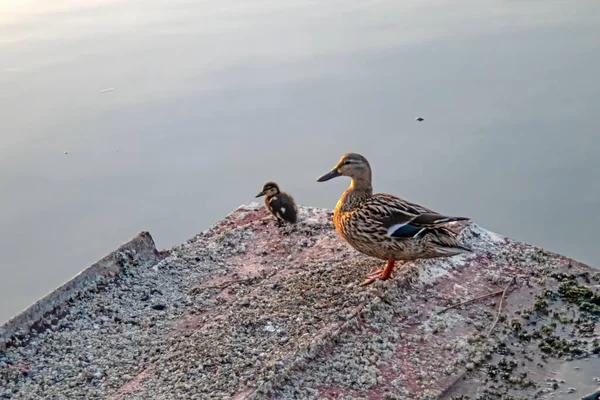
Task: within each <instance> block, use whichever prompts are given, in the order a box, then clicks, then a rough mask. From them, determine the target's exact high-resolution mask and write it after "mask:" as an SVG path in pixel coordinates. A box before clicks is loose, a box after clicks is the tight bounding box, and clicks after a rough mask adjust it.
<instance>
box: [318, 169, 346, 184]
mask: <svg viewBox="0 0 600 400" xmlns="http://www.w3.org/2000/svg"><path fill="white" fill-rule="evenodd" d="M340 175H341V174H340V173H339V171H338V170H337V168H334V169H332V170H331V171H329V172H328V173H326V174H325V175H321V176H320V177H318V178H317V182H325V181H328V180H330V179H333V178H337V177H338V176H340Z"/></svg>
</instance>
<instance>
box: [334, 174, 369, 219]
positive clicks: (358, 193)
mask: <svg viewBox="0 0 600 400" xmlns="http://www.w3.org/2000/svg"><path fill="white" fill-rule="evenodd" d="M371 196H373V186H372V185H371V180H370V179H365V178H354V179H352V182H351V183H350V187H349V188H348V189H346V191H345V192H344V194H343V195H342V197H340V200H339V201H338V204H337V206H336V209H339V210H340V211H344V212H347V211H352V210H354V209H355V208H357V207H359V206H360V205H361V204H362V202H363V201H365V200H367V199H368V198H370V197H371Z"/></svg>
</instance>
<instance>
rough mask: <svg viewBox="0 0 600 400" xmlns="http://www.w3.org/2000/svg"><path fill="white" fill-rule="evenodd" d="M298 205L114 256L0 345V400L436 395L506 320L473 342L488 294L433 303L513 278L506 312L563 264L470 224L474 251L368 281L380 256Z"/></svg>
mask: <svg viewBox="0 0 600 400" xmlns="http://www.w3.org/2000/svg"><path fill="white" fill-rule="evenodd" d="M299 211H300V218H299V223H298V224H296V225H293V226H290V225H286V226H284V227H282V228H277V227H276V224H275V220H274V219H273V218H272V216H270V215H268V213H267V212H266V211H265V210H264V207H262V206H260V205H257V204H253V205H250V206H244V207H241V208H239V209H238V210H236V211H235V212H234V213H232V214H230V215H229V216H228V217H227V218H225V219H224V220H223V221H221V222H220V223H218V224H216V225H215V226H213V227H212V228H211V229H209V230H207V231H206V232H203V233H202V234H199V235H197V236H196V237H194V238H192V239H190V240H189V241H187V242H186V243H184V244H182V245H179V246H175V247H174V248H172V249H170V250H169V251H168V255H167V256H166V258H164V259H163V260H161V261H160V262H156V263H153V264H143V265H139V263H138V262H137V261H136V260H135V258H134V257H131V256H129V257H127V256H128V255H124V256H126V258H127V260H128V263H127V265H126V267H125V268H124V270H123V272H122V273H121V274H119V275H118V276H117V277H116V278H114V279H112V280H109V281H106V282H105V283H103V284H100V285H97V286H96V287H94V288H92V289H91V290H89V291H88V292H86V293H85V294H82V295H80V296H79V297H78V298H76V299H73V300H72V301H70V304H69V306H68V307H66V308H65V309H64V310H61V311H60V313H59V315H56V314H53V315H49V316H48V317H47V319H46V320H45V321H44V323H42V324H40V326H41V328H40V329H38V330H37V331H34V332H32V333H31V334H29V335H23V336H20V337H16V338H14V339H13V341H12V343H11V344H10V346H9V347H8V348H7V349H6V350H5V351H3V352H0V399H1V398H12V399H115V400H116V399H157V400H159V399H231V398H233V399H263V398H273V399H296V398H298V399H304V398H315V399H316V398H322V399H324V398H340V399H341V398H344V399H351V398H356V399H358V398H369V399H371V398H372V399H410V400H414V399H434V398H438V396H439V395H441V394H442V392H443V391H444V390H445V389H447V388H448V387H449V386H451V385H452V384H453V383H454V382H455V381H456V380H457V379H459V378H460V377H461V376H462V375H463V374H464V373H469V371H471V373H473V371H474V370H475V371H479V369H483V368H487V364H485V363H486V360H487V359H489V358H490V357H491V356H493V355H494V354H496V353H497V348H498V343H500V341H504V340H505V338H506V335H507V333H506V329H507V327H509V325H510V321H509V320H508V319H507V320H504V319H503V320H502V321H500V323H499V328H498V329H497V332H496V333H494V334H493V335H492V337H491V338H490V339H489V340H482V339H481V338H480V336H482V334H484V333H485V332H486V331H487V330H488V329H489V327H490V325H491V323H492V321H493V319H494V316H495V312H496V311H495V310H496V308H497V303H495V302H496V301H498V298H495V299H494V298H490V299H488V300H486V301H483V302H480V304H474V305H472V306H469V307H463V308H462V309H455V310H452V311H448V312H446V313H443V314H440V315H438V314H437V312H438V311H440V310H441V309H442V308H444V307H445V306H447V305H449V304H451V303H452V302H458V301H460V300H465V299H467V298H469V297H472V296H474V295H477V294H482V293H486V292H489V291H490V290H491V289H493V290H497V289H498V288H502V287H504V285H506V283H507V282H508V281H509V280H510V279H511V278H512V276H515V275H519V277H520V278H519V281H518V282H517V283H515V288H514V292H513V293H511V297H510V298H511V299H514V300H510V301H508V299H507V312H509V313H513V314H514V312H515V311H517V310H518V308H519V307H521V308H523V307H525V306H528V305H530V304H532V303H533V302H534V301H535V298H534V295H535V293H538V292H539V290H538V289H535V290H534V289H530V287H531V288H533V287H534V286H535V285H539V284H540V282H538V281H537V280H535V279H538V278H535V277H534V275H535V273H539V271H542V270H543V269H544V268H547V267H548V266H553V267H554V268H557V269H558V268H563V264H564V263H565V259H564V258H562V257H560V256H557V255H553V254H551V253H548V252H545V251H543V250H539V249H535V248H533V247H531V246H528V245H524V244H518V243H516V242H511V241H508V239H505V238H502V237H501V236H498V235H494V234H492V233H490V232H488V231H485V230H483V229H480V228H478V227H477V226H475V225H471V226H469V227H468V228H467V229H465V230H464V231H463V233H462V237H463V240H464V241H465V242H466V243H468V244H469V245H470V246H472V247H473V248H474V249H475V250H476V251H475V253H474V254H473V255H469V256H457V257H453V258H451V259H442V260H439V259H438V260H426V261H423V262H418V263H411V264H406V266H405V268H403V269H401V270H400V271H398V272H397V273H395V276H394V279H393V280H390V281H387V282H377V283H375V284H373V285H372V286H370V287H367V288H362V287H358V286H357V284H358V283H360V282H361V280H362V279H363V278H364V276H365V274H366V273H367V272H368V271H369V270H370V269H371V268H374V267H381V266H382V265H381V262H380V261H378V260H373V259H370V258H367V257H364V256H362V255H360V254H358V253H356V252H355V251H353V250H352V249H350V248H349V246H347V245H346V244H345V243H343V242H342V241H341V240H340V239H339V238H338V236H337V234H336V233H335V231H334V229H333V226H332V224H331V212H330V211H327V210H321V209H314V208H307V207H299ZM523 276H526V277H533V278H532V279H534V280H533V281H530V280H529V278H528V279H527V280H523V279H521V278H522V277H523ZM539 279H541V278H539ZM539 279H538V280H539ZM525 281H527V283H525ZM527 285H533V286H527ZM536 287H537V286H536ZM529 292H531V293H529ZM513 308H514V309H513ZM590 321H592V322H593V323H594V324H595V323H596V322H595V320H591V319H590V320H589V321H588V322H590ZM594 326H595V325H594ZM478 338H479V339H478ZM590 346H591V344H590ZM584 347H585V346H584ZM586 351H587V353H586V355H589V354H591V350H589V349H586ZM475 378H477V379H479V378H478V377H475V376H473V379H475ZM465 390H466V389H465ZM473 398H475V397H473ZM465 399H466V397H465Z"/></svg>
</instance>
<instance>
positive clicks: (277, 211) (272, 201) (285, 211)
mask: <svg viewBox="0 0 600 400" xmlns="http://www.w3.org/2000/svg"><path fill="white" fill-rule="evenodd" d="M261 196H265V206H266V207H267V209H268V210H269V211H270V212H271V214H273V215H274V216H275V218H277V225H278V226H281V225H282V224H283V223H284V222H288V223H290V224H295V223H296V221H297V219H298V209H297V208H296V203H295V202H294V198H293V197H292V196H291V195H290V194H289V193H286V192H282V191H281V190H279V186H278V185H277V184H276V183H275V182H267V183H265V185H264V186H263V190H262V191H261V192H260V193H258V194H257V195H256V197H261Z"/></svg>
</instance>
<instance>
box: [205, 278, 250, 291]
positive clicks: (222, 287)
mask: <svg viewBox="0 0 600 400" xmlns="http://www.w3.org/2000/svg"><path fill="white" fill-rule="evenodd" d="M246 280H247V279H232V280H230V281H225V282H222V283H219V284H218V285H210V286H203V287H202V289H221V290H223V289H225V288H228V287H229V286H231V285H233V284H234V283H241V282H244V281H246Z"/></svg>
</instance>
